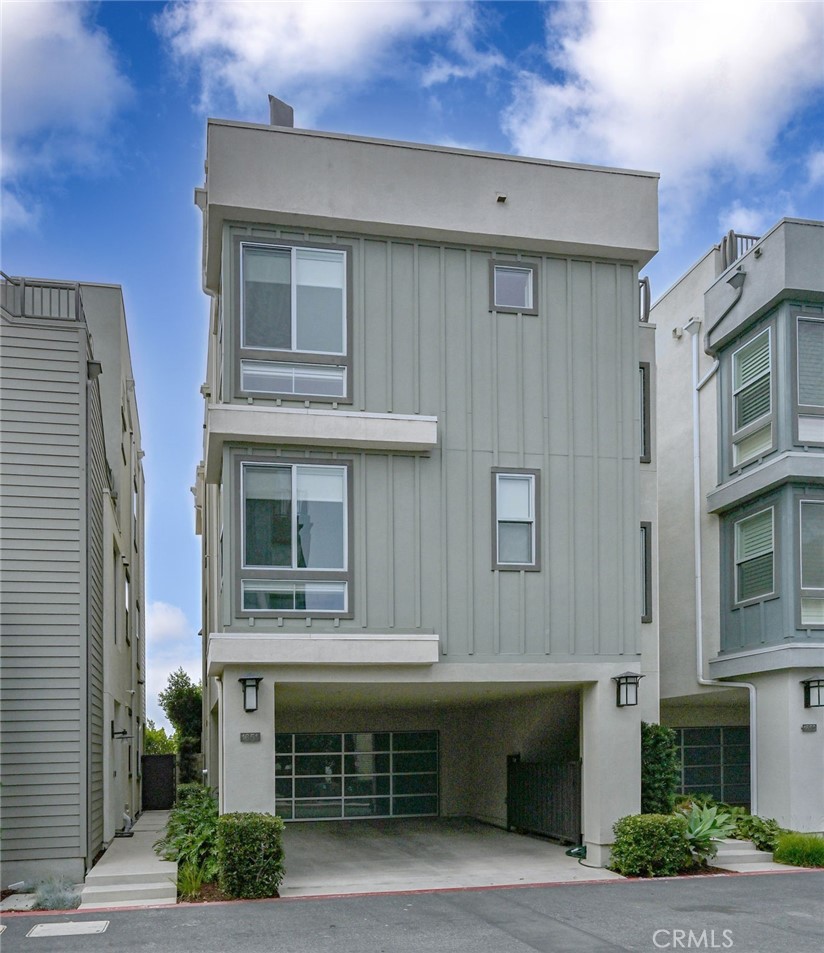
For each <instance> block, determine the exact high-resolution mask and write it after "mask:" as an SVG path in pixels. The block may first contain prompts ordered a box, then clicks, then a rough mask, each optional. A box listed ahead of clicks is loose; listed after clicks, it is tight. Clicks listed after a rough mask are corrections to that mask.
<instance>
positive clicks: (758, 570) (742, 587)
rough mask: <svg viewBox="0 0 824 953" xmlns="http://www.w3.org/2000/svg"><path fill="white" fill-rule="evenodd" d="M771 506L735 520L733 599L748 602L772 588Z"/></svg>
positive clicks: (772, 537)
mask: <svg viewBox="0 0 824 953" xmlns="http://www.w3.org/2000/svg"><path fill="white" fill-rule="evenodd" d="M774 513H775V511H774V508H773V507H769V509H766V510H761V511H760V512H758V513H754V514H753V515H752V516H747V517H745V518H744V519H741V520H738V521H737V522H736V524H735V601H736V602H748V601H749V600H751V599H759V598H762V597H764V596H769V595H772V594H773V592H774V591H775V578H774V571H773V557H774V549H775V542H774V540H775V531H774V525H773V524H774Z"/></svg>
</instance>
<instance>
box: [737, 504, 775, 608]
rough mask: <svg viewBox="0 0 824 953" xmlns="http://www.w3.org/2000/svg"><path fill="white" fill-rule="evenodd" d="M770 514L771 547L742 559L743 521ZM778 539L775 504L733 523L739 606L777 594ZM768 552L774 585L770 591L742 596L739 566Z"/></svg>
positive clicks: (748, 514)
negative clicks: (740, 544)
mask: <svg viewBox="0 0 824 953" xmlns="http://www.w3.org/2000/svg"><path fill="white" fill-rule="evenodd" d="M767 512H769V514H770V547H769V549H764V550H763V552H757V553H755V554H754V555H750V556H748V557H747V558H746V559H740V558H739V555H738V540H739V535H740V533H739V527H740V526H741V524H742V523H746V522H747V521H748V520H751V519H754V518H755V517H756V516H760V515H761V514H762V513H767ZM775 543H776V540H775V506H765V507H764V508H763V509H760V510H756V511H755V512H753V513H747V515H746V516H742V517H740V518H739V519H737V520H735V521H734V523H733V566H734V575H735V579H734V591H735V604H736V605H737V606H743V605H750V604H752V603H755V602H762V601H763V600H764V599H770V598H772V597H773V596H775V594H776V578H775V564H776V545H775ZM767 553H770V555H771V556H772V585H771V586H770V590H769V592H760V593H758V594H757V595H754V596H745V597H743V598H742V597H741V595H740V593H739V591H738V567H739V566H741V565H743V564H744V563H747V562H751V561H752V560H754V559H760V558H761V557H762V556H766V555H767Z"/></svg>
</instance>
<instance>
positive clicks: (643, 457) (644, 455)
mask: <svg viewBox="0 0 824 953" xmlns="http://www.w3.org/2000/svg"><path fill="white" fill-rule="evenodd" d="M638 372H639V378H640V380H639V383H638V392H639V400H640V402H641V446H640V451H641V453H640V462H641V463H652V419H651V417H652V405H651V403H650V400H651V391H650V375H651V368H650V362H649V361H640V362H639V364H638Z"/></svg>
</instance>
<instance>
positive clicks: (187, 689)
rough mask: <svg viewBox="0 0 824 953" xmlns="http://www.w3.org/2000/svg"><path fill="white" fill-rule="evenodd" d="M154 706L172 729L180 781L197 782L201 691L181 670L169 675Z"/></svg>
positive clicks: (201, 704)
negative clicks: (163, 715) (162, 712)
mask: <svg viewBox="0 0 824 953" xmlns="http://www.w3.org/2000/svg"><path fill="white" fill-rule="evenodd" d="M157 700H158V703H159V704H160V707H161V708H162V709H163V711H164V712H165V713H166V717H167V718H168V719H169V721H170V722H171V723H172V725H173V726H174V729H175V738H176V750H177V754H178V770H179V773H180V780H181V781H184V782H185V781H197V780H199V772H198V759H197V757H196V756H197V754H198V753H199V752H200V735H201V730H202V723H203V711H202V707H203V692H202V690H201V687H200V683H198V684H197V685H195V683H194V682H193V681H192V679H191V677H190V676H189V674H188V672H186V671H185V670H184V669H183V668H182V667H181V668H179V669H177V671H175V672H172V673H171V674H170V675H169V678H168V681H167V683H166V688H165V690H164V691H162V692H159V693H158V696H157Z"/></svg>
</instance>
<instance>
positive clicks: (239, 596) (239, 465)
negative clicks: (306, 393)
mask: <svg viewBox="0 0 824 953" xmlns="http://www.w3.org/2000/svg"><path fill="white" fill-rule="evenodd" d="M245 466H253V467H257V466H262V467H266V466H269V467H281V468H284V467H289V468H291V470H292V480H293V481H294V480H295V474H294V471H295V468H296V467H300V466H303V467H313V468H316V467H328V468H330V469H336V470H343V471H344V483H345V486H344V501H343V516H344V526H343V532H344V541H343V552H344V558H345V566H344V568H343V569H297V568H292V567H288V568H286V567H278V566H271V567H269V566H251V567H250V566H246V565H245V543H246V538H245V525H246V523H245V512H244V505H243V468H244V467H245ZM352 470H353V466H352V460H351V459H339V458H328V457H323V458H315V457H288V456H277V455H273V454H266V455H260V456H252V455H249V454H243V455H241V456H238V457H237V458H236V460H235V465H234V481H235V493H234V497H235V500H234V524H235V533H234V538H235V543H236V545H235V554H234V559H233V565H234V571H235V584H234V596H235V613H234V614H235V617H236V618H242V619H248V618H253V617H254V618H264V619H277V618H283V619H306V618H325V619H351V618H354V593H353V578H352V577H353V567H354V549H353V533H352V512H353V500H354V491H353V487H352ZM293 485H294V482H293ZM266 581H269V582H272V583H275V582H284V583H294V582H304V583H306V582H321V583H322V582H342V583H345V585H346V590H345V593H346V608H345V609H330V610H325V609H244V607H243V583H244V582H266Z"/></svg>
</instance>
